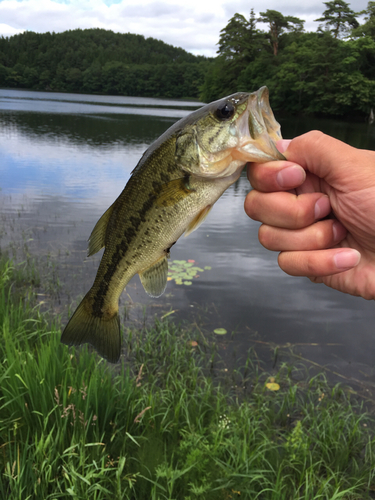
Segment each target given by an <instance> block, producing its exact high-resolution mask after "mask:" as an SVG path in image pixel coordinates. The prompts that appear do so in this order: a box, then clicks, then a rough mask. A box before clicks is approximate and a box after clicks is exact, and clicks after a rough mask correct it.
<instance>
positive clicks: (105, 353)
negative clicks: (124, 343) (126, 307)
mask: <svg viewBox="0 0 375 500" xmlns="http://www.w3.org/2000/svg"><path fill="white" fill-rule="evenodd" d="M90 310H91V307H90V306H88V305H87V295H86V297H85V298H84V299H83V300H82V302H81V303H80V305H79V306H78V307H77V309H76V311H75V313H74V314H73V316H72V317H71V318H70V320H69V323H68V324H67V325H66V327H65V329H64V331H63V333H62V336H61V342H62V343H63V344H67V345H80V344H85V343H86V342H88V343H90V344H91V345H92V346H93V347H94V348H95V349H96V350H97V351H98V353H99V354H100V356H102V357H103V358H105V359H107V360H108V361H110V362H111V363H116V362H117V361H118V360H119V358H120V353H121V335H120V319H119V316H118V313H117V312H116V314H115V315H114V316H113V317H112V318H110V319H103V318H100V317H97V316H94V315H93V314H91V313H90V312H89V311H90Z"/></svg>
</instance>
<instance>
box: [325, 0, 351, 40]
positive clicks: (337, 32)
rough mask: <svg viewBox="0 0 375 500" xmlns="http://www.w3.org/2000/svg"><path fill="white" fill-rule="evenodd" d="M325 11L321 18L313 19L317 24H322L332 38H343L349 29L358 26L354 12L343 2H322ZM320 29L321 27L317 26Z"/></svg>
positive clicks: (336, 0)
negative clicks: (329, 28) (325, 7)
mask: <svg viewBox="0 0 375 500" xmlns="http://www.w3.org/2000/svg"><path fill="white" fill-rule="evenodd" d="M323 3H324V4H325V5H326V6H327V9H326V10H325V11H324V12H323V16H322V17H319V18H318V19H315V21H317V22H321V21H322V22H324V23H325V25H326V27H327V29H328V27H329V26H332V29H331V30H330V31H331V33H332V34H333V36H334V38H341V37H343V38H345V36H346V35H347V34H348V33H349V32H350V30H351V29H353V28H357V27H358V26H359V24H358V21H357V19H356V18H357V16H358V14H356V13H355V12H354V11H352V10H351V9H350V8H349V4H348V3H346V2H344V0H333V1H332V2H323ZM319 28H320V29H322V27H321V26H319Z"/></svg>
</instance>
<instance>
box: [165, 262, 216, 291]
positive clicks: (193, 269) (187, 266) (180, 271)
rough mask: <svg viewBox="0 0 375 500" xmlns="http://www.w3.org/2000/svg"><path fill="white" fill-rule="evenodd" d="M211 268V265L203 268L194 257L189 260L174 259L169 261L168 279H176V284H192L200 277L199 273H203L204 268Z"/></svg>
mask: <svg viewBox="0 0 375 500" xmlns="http://www.w3.org/2000/svg"><path fill="white" fill-rule="evenodd" d="M208 269H211V267H205V268H204V269H202V268H201V267H198V266H197V265H196V262H195V261H194V260H192V259H189V260H187V261H186V260H173V261H171V262H170V263H169V269H168V278H167V280H168V281H173V280H174V281H175V283H176V285H187V286H190V285H192V280H193V279H196V278H199V273H203V272H204V270H208Z"/></svg>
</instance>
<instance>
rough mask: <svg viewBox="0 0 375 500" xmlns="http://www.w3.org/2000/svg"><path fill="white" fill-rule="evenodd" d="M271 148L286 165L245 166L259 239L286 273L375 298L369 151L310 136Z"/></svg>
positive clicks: (374, 167) (374, 204)
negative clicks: (277, 152)
mask: <svg viewBox="0 0 375 500" xmlns="http://www.w3.org/2000/svg"><path fill="white" fill-rule="evenodd" d="M278 147H279V148H280V150H281V152H283V150H284V149H286V148H287V150H286V152H284V155H285V157H286V158H287V160H286V161H274V162H269V163H264V164H258V163H252V164H250V165H249V166H248V178H249V180H250V183H251V185H252V186H253V188H254V189H253V190H252V191H250V193H249V194H248V195H247V197H246V200H245V211H246V213H247V214H248V215H249V217H251V218H252V219H254V220H257V221H260V222H262V223H263V224H262V226H261V227H260V229H259V241H260V242H261V244H262V245H263V246H264V247H266V248H268V249H269V250H276V251H279V252H280V254H279V257H278V263H279V266H280V267H281V269H282V270H283V271H285V272H286V273H288V274H290V275H293V276H307V277H309V278H310V279H311V280H312V281H313V282H315V283H325V284H326V285H327V286H330V287H332V288H335V289H336V290H340V291H341V292H345V293H349V294H352V295H358V296H361V297H363V298H365V299H375V151H366V150H360V149H356V148H353V147H351V146H348V145H347V144H345V143H343V142H341V141H338V140H337V139H334V138H332V137H330V136H328V135H325V134H323V133H321V132H317V131H313V132H308V133H307V134H304V135H302V136H299V137H296V138H295V139H293V140H292V141H280V143H278ZM331 212H333V214H334V216H335V218H333V219H324V218H325V217H326V216H327V215H328V214H330V213H331ZM322 219H324V220H322Z"/></svg>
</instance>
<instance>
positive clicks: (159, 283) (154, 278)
mask: <svg viewBox="0 0 375 500" xmlns="http://www.w3.org/2000/svg"><path fill="white" fill-rule="evenodd" d="M139 277H140V279H141V283H142V285H143V288H144V289H145V291H146V293H148V295H150V296H151V297H160V295H162V294H163V292H164V290H165V287H166V286H167V277H168V261H167V257H163V258H161V259H159V260H158V261H157V262H155V264H153V265H152V266H151V267H149V268H148V269H145V270H144V271H143V272H140V273H139Z"/></svg>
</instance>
